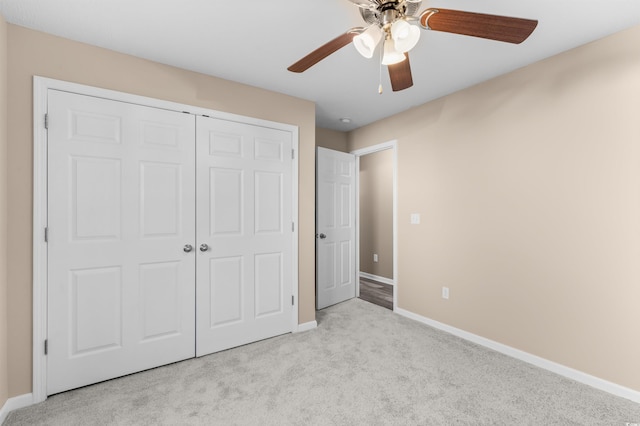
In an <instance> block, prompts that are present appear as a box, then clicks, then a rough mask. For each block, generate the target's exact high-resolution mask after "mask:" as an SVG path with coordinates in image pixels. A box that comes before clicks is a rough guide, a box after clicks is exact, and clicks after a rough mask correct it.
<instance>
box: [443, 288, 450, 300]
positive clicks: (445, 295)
mask: <svg viewBox="0 0 640 426" xmlns="http://www.w3.org/2000/svg"><path fill="white" fill-rule="evenodd" d="M442 298H443V299H448V298H449V287H442Z"/></svg>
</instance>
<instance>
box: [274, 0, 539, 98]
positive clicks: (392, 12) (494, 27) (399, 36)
mask: <svg viewBox="0 0 640 426" xmlns="http://www.w3.org/2000/svg"><path fill="white" fill-rule="evenodd" d="M348 1H350V2H352V3H354V4H355V5H356V6H358V7H359V8H360V14H361V15H362V18H363V19H364V21H365V22H366V23H367V24H369V26H368V27H366V28H363V27H356V28H352V29H350V30H349V31H347V32H346V33H344V34H342V35H339V36H338V37H336V38H334V39H333V40H331V41H330V42H328V43H326V44H324V45H322V46H320V47H319V48H318V49H316V50H314V51H313V52H311V53H309V54H308V55H307V56H305V57H304V58H302V59H300V60H299V61H298V62H296V63H295V64H293V65H291V66H290V67H289V68H287V69H288V70H289V71H291V72H296V73H301V72H303V71H306V70H307V69H309V68H310V67H312V66H313V65H315V64H317V63H318V62H320V61H321V60H323V59H324V58H326V57H327V56H329V55H331V54H332V53H334V52H336V51H337V50H339V49H341V48H343V47H344V46H346V45H347V44H349V43H353V44H354V46H355V48H356V49H357V50H358V52H360V54H361V55H362V56H364V57H365V58H371V57H373V53H374V51H375V49H376V47H377V46H378V45H379V44H380V42H381V41H382V42H383V43H384V45H383V48H382V49H381V51H380V56H381V58H382V59H381V64H382V65H387V66H388V68H389V78H390V79H391V88H392V89H393V91H394V92H397V91H399V90H404V89H407V88H409V87H411V86H413V77H412V75H411V66H410V64H409V51H410V50H411V49H412V48H413V47H414V46H415V45H416V44H417V43H418V40H419V39H420V29H419V28H418V27H417V26H416V25H411V23H413V22H416V21H417V22H418V23H419V25H420V27H422V28H423V29H425V30H433V31H443V32H447V33H454V34H462V35H467V36H473V37H481V38H486V39H490V40H497V41H503V42H507V43H514V44H520V43H522V42H523V41H525V40H526V39H527V37H529V35H531V33H532V32H533V30H534V29H535V28H536V26H537V25H538V21H535V20H530V19H521V18H511V17H507V16H497V15H486V14H482V13H474V12H464V11H459V10H451V9H434V8H428V9H425V10H423V11H422V12H420V13H418V10H419V9H420V5H421V4H422V0H348ZM379 92H380V93H382V86H380V89H379Z"/></svg>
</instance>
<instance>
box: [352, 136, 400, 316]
mask: <svg viewBox="0 0 640 426" xmlns="http://www.w3.org/2000/svg"><path fill="white" fill-rule="evenodd" d="M352 154H354V155H355V156H356V179H357V184H356V188H357V190H356V200H357V202H356V206H357V207H356V218H357V219H356V220H357V231H356V241H357V245H356V247H357V249H356V259H357V265H358V269H357V270H358V279H357V280H356V282H357V286H356V289H357V290H356V296H357V297H360V298H361V299H364V300H367V301H369V302H371V303H375V304H377V305H380V306H383V307H385V308H387V309H392V310H395V307H396V304H397V243H396V230H397V226H396V217H397V214H396V213H397V202H396V200H397V198H396V182H397V171H396V164H397V161H396V158H397V151H396V141H391V142H387V143H383V144H379V145H374V146H371V147H367V148H363V149H359V150H357V151H353V152H352Z"/></svg>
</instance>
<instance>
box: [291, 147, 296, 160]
mask: <svg viewBox="0 0 640 426" xmlns="http://www.w3.org/2000/svg"><path fill="white" fill-rule="evenodd" d="M295 158H296V151H295V149H292V150H291V159H292V160H295Z"/></svg>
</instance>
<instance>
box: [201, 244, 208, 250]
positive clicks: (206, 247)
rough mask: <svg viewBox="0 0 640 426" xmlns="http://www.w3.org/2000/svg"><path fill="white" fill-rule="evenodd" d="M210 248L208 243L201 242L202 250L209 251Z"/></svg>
mask: <svg viewBox="0 0 640 426" xmlns="http://www.w3.org/2000/svg"><path fill="white" fill-rule="evenodd" d="M207 250H209V246H208V245H206V244H200V251H207Z"/></svg>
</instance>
